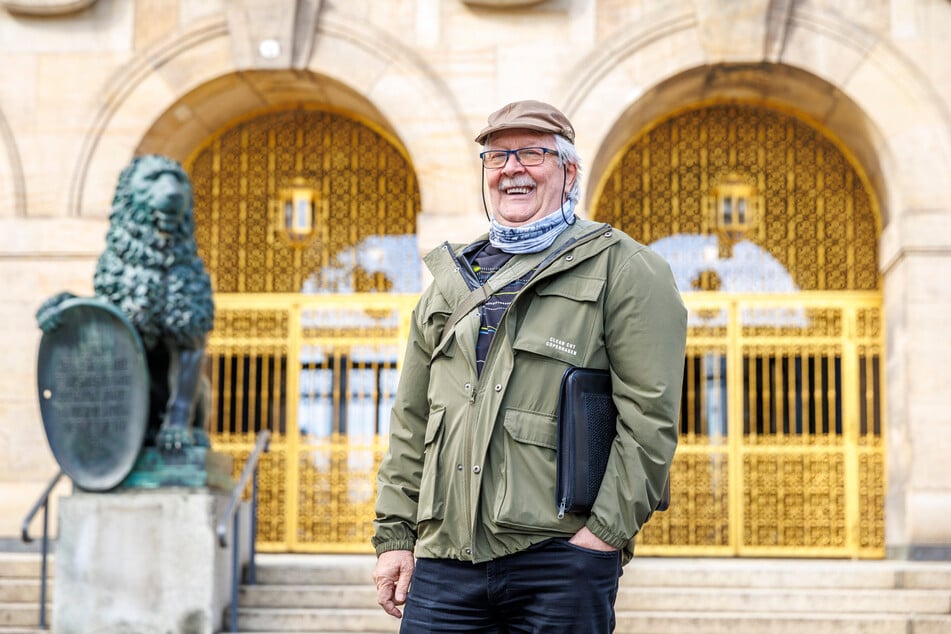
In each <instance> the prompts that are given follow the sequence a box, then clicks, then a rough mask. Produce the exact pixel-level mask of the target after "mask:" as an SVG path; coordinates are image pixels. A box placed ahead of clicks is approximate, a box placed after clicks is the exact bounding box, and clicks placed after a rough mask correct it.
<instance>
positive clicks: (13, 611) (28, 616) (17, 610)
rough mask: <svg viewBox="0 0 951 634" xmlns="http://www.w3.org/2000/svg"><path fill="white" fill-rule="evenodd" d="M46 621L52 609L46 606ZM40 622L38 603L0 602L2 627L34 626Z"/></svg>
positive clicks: (0, 623) (0, 622)
mask: <svg viewBox="0 0 951 634" xmlns="http://www.w3.org/2000/svg"><path fill="white" fill-rule="evenodd" d="M46 614H47V616H46V618H47V623H49V618H50V615H51V614H52V610H51V609H50V607H49V606H47V608H46ZM39 622H40V606H39V604H38V603H0V626H3V627H11V626H15V627H31V628H36V627H37V624H38V623H39Z"/></svg>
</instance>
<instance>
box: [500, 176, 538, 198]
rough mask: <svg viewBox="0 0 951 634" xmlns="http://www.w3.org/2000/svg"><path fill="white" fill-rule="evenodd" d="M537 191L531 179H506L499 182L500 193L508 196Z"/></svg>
mask: <svg viewBox="0 0 951 634" xmlns="http://www.w3.org/2000/svg"><path fill="white" fill-rule="evenodd" d="M534 189H535V181H534V180H532V179H531V178H504V179H502V180H501V181H500V182H499V191H500V192H502V193H503V194H506V195H507V196H517V195H522V194H530V193H532V191H534Z"/></svg>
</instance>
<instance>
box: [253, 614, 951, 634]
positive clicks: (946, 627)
mask: <svg viewBox="0 0 951 634" xmlns="http://www.w3.org/2000/svg"><path fill="white" fill-rule="evenodd" d="M377 612H378V613H374V612H373V611H371V610H332V609H311V610H294V609H272V610H266V609H256V608H255V609H241V610H240V611H239V614H238V623H239V624H240V630H239V631H240V632H242V633H250V632H255V633H256V634H260V633H265V632H266V633H271V634H276V633H278V632H297V633H298V634H301V633H306V632H310V633H314V634H316V633H321V634H324V633H328V632H339V633H343V632H361V633H363V634H367V633H370V632H374V633H376V632H380V633H384V634H391V633H395V632H398V631H399V622H398V621H397V620H396V619H393V618H392V617H389V616H387V615H385V614H383V613H382V612H379V611H377ZM698 632H703V634H803V633H804V632H808V633H809V634H909V633H914V634H947V633H948V632H951V615H945V616H915V615H902V614H887V615H874V614H871V615H870V614H861V613H842V614H827V615H804V614H798V613H796V614H793V613H785V612H753V613H738V612H722V613H718V614H709V613H696V614H684V613H682V612H658V611H654V612H629V611H623V610H622V611H619V612H618V613H617V627H616V629H615V632H614V634H697V633H698Z"/></svg>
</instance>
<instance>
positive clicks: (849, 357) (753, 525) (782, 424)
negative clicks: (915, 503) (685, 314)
mask: <svg viewBox="0 0 951 634" xmlns="http://www.w3.org/2000/svg"><path fill="white" fill-rule="evenodd" d="M685 300H686V302H687V306H688V309H689V311H690V321H691V323H693V324H694V325H692V326H691V327H690V337H689V344H688V350H687V359H686V364H685V372H684V392H683V404H682V408H681V421H680V431H681V435H680V446H679V448H678V450H677V456H676V458H675V460H674V465H673V468H672V470H671V479H672V486H671V491H672V499H671V508H670V510H669V511H667V512H665V513H658V514H655V515H654V517H653V518H652V519H651V521H650V522H649V523H648V525H647V527H646V528H645V530H644V532H643V533H642V535H641V536H640V538H639V542H638V543H639V550H640V552H642V553H645V554H709V555H749V556H757V555H770V556H774V555H781V556H848V557H880V556H882V555H883V554H884V493H885V471H884V445H883V439H882V433H883V421H882V418H881V395H882V377H881V347H880V343H879V333H878V331H877V330H875V329H868V330H866V331H865V333H864V334H859V330H860V328H859V324H860V323H861V322H862V321H863V320H867V319H869V317H870V315H871V314H872V313H875V314H880V311H881V307H880V298H879V296H878V294H877V293H861V292H843V293H837V294H834V295H833V294H827V293H817V292H808V293H806V292H804V293H799V294H796V295H793V296H783V295H749V294H747V295H732V294H731V295H721V294H716V293H702V294H688V295H686V296H685ZM777 309H781V310H780V312H776V313H774V315H776V316H777V319H778V318H779V317H778V316H781V315H788V314H789V311H792V312H793V313H794V314H796V315H798V317H797V318H796V320H795V322H796V323H798V324H799V326H800V327H799V328H793V327H791V326H788V325H787V326H783V327H776V328H763V327H760V326H757V327H744V325H743V324H744V320H750V319H760V318H761V317H762V315H765V314H770V312H771V311H773V310H777ZM721 314H725V315H726V316H725V318H724V320H723V323H715V325H712V326H710V327H705V326H703V325H702V323H703V321H705V319H704V317H705V318H706V320H713V319H715V318H716V317H717V316H720V315H721ZM757 316H758V317H757ZM874 321H878V318H877V317H876V318H875V319H874Z"/></svg>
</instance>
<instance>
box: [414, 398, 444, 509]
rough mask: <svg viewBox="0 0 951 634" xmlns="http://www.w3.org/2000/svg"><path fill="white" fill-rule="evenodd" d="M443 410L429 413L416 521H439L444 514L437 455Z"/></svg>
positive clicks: (441, 432)
mask: <svg viewBox="0 0 951 634" xmlns="http://www.w3.org/2000/svg"><path fill="white" fill-rule="evenodd" d="M445 417H446V410H445V409H442V408H440V409H436V410H433V411H431V412H430V413H429V420H428V421H427V422H426V437H425V440H424V450H423V475H422V479H421V480H420V483H419V506H418V509H417V512H416V521H417V523H418V522H422V521H424V520H441V519H442V518H443V514H444V512H445V506H446V505H445V498H444V497H443V496H444V493H443V491H442V488H443V487H441V486H440V482H439V478H440V474H439V454H440V449H441V445H442V438H443V419H444V418H445Z"/></svg>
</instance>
